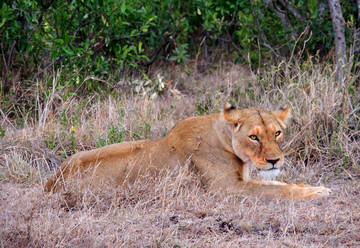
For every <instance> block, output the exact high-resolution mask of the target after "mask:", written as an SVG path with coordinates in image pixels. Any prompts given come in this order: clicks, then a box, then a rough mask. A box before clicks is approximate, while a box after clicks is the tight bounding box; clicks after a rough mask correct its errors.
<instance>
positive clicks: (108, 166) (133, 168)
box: [45, 103, 330, 199]
mask: <svg viewBox="0 0 360 248" xmlns="http://www.w3.org/2000/svg"><path fill="white" fill-rule="evenodd" d="M289 117H290V110H289V108H285V109H283V110H277V111H275V112H269V111H265V110H263V109H259V108H250V109H242V110H239V109H235V108H233V107H231V105H230V104H228V103H226V104H225V105H224V111H223V112H222V113H220V114H212V115H208V116H203V117H192V118H188V119H185V120H183V121H180V122H179V123H177V124H176V125H175V126H174V127H173V129H172V130H171V131H170V132H169V134H168V135H167V136H165V137H164V138H161V139H156V140H142V141H132V142H123V143H119V144H113V145H109V146H106V147H102V148H99V149H94V150H91V151H83V152H79V153H77V154H75V155H73V156H72V157H70V158H68V159H67V160H65V161H64V162H63V164H62V166H61V169H60V170H59V171H58V172H57V173H56V175H54V176H53V177H52V178H51V179H50V180H49V181H48V182H47V183H46V186H45V189H46V190H47V191H58V190H60V189H61V188H64V187H67V182H71V181H76V180H79V179H80V180H81V187H91V188H98V187H100V185H101V184H103V183H108V184H109V183H110V184H114V185H122V184H123V183H124V182H126V183H133V182H134V181H135V180H137V179H138V178H140V177H143V176H146V175H154V174H156V173H158V172H161V171H164V170H167V169H173V168H175V167H176V166H178V165H184V164H186V162H187V161H191V163H192V164H193V165H194V166H195V168H196V170H197V171H198V172H199V173H200V174H201V176H202V179H203V181H204V182H205V183H206V185H208V186H209V188H210V189H226V190H230V191H232V192H235V193H241V194H247V195H254V196H262V195H264V196H269V197H285V198H293V199H303V198H319V197H322V196H327V195H329V192H330V190H329V189H327V188H324V187H310V186H305V185H296V184H285V183H281V182H277V181H263V180H251V179H250V178H249V167H251V166H255V167H256V168H257V169H258V170H260V171H262V172H264V173H265V174H267V172H272V171H278V168H279V167H281V166H282V164H283V162H284V154H283V152H282V151H281V149H280V146H279V145H280V143H281V142H282V140H283V131H282V128H284V127H285V125H286V124H287V122H288V119H289ZM279 131H280V133H279ZM276 132H278V133H277V134H278V136H277V137H275V136H276V135H275V133H276ZM253 135H256V136H253ZM255 137H256V139H257V140H254V139H255ZM273 164H274V165H273ZM273 168H276V169H274V170H272V169H273ZM269 174H270V173H269ZM65 182H66V183H65Z"/></svg>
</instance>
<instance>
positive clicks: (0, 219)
mask: <svg viewBox="0 0 360 248" xmlns="http://www.w3.org/2000/svg"><path fill="white" fill-rule="evenodd" d="M161 73H162V74H163V75H164V77H165V79H166V80H171V79H172V80H174V81H173V83H172V84H171V85H170V87H169V88H168V89H167V91H166V92H165V95H164V96H163V97H161V98H158V99H156V100H149V99H148V98H146V97H140V96H136V95H132V94H131V93H127V94H122V93H121V92H120V91H119V92H118V93H117V94H116V96H114V97H110V96H109V97H100V98H98V97H90V96H89V97H87V98H86V99H81V98H79V97H69V98H67V97H65V96H66V92H65V91H63V90H62V89H58V90H56V87H50V90H49V91H50V97H48V98H47V100H40V99H41V97H38V98H39V101H38V104H37V105H38V108H37V109H36V111H35V114H36V115H37V117H36V118H35V114H33V115H32V114H31V113H30V114H29V115H24V118H22V119H21V121H22V122H23V126H24V127H23V128H20V127H19V126H18V125H16V124H14V123H15V122H14V120H12V119H10V118H9V117H8V116H9V115H8V113H7V112H5V110H4V111H1V113H0V114H1V116H2V117H1V118H2V119H0V122H1V126H2V127H4V128H5V136H4V137H3V138H1V141H0V142H1V143H0V180H1V183H0V207H1V209H2V211H1V214H0V242H1V243H0V247H104V246H105V247H239V246H242V247H359V246H360V234H359V233H360V207H359V206H360V198H359V194H360V192H359V191H360V190H359V187H358V184H359V180H360V168H359V167H360V166H359V161H360V132H359V108H360V105H359V102H360V101H359V100H360V97H359V93H360V92H356V91H358V89H356V87H355V90H354V92H352V91H348V87H349V86H351V85H354V86H356V81H355V79H356V78H353V77H351V76H348V78H347V79H346V80H345V82H344V83H343V84H340V83H336V81H335V80H334V74H333V73H332V71H331V68H330V67H324V66H320V65H314V64H311V63H310V62H307V63H304V64H302V65H301V68H300V66H299V67H292V68H290V67H288V66H287V65H285V64H282V65H279V66H277V67H274V68H272V69H269V70H267V71H266V73H262V74H261V76H260V74H258V76H255V75H253V74H252V73H251V72H250V71H249V70H246V69H244V68H242V67H239V66H232V65H231V66H229V65H227V66H222V67H218V68H215V69H213V71H212V73H211V74H210V73H209V74H208V75H200V74H197V75H191V76H189V75H186V74H181V73H179V72H172V73H169V72H161ZM349 75H350V74H349ZM55 83H56V80H55V79H54V84H55ZM34 92H36V90H34ZM38 94H40V93H38ZM226 99H229V100H230V101H231V102H232V103H234V104H236V105H237V106H238V107H249V106H261V107H263V108H266V109H276V108H278V107H280V106H283V105H285V104H289V105H291V107H292V109H293V115H294V119H293V122H292V124H291V125H290V127H289V128H288V130H287V144H286V145H285V151H286V153H287V154H288V156H287V158H288V162H287V166H286V168H285V169H284V171H283V175H282V176H281V180H283V181H286V182H296V183H307V184H312V185H325V186H327V187H329V188H331V190H332V191H333V194H332V195H331V196H330V197H329V198H327V199H323V200H320V201H315V200H314V201H299V202H293V201H289V200H269V199H256V198H247V197H241V196H234V195H229V194H224V193H207V192H205V191H204V189H203V188H202V187H201V185H200V183H199V179H198V176H197V175H196V174H194V173H192V172H191V171H188V169H187V167H186V166H181V167H179V169H177V170H176V171H173V172H168V173H167V174H165V175H163V176H162V177H159V178H149V179H147V180H146V181H145V182H139V183H136V184H135V185H129V186H128V188H126V189H113V188H108V189H106V190H103V191H102V192H100V193H96V194H94V193H93V192H90V191H86V192H79V191H77V190H72V191H68V192H63V193H58V194H48V193H45V192H43V184H44V183H45V181H46V180H47V178H48V177H49V176H50V174H52V171H53V170H55V169H56V168H57V166H58V165H59V163H60V160H63V158H64V157H66V156H69V155H70V154H72V153H74V152H76V151H78V150H85V149H91V148H94V147H96V146H100V145H105V144H109V143H113V142H118V141H121V140H132V139H143V138H154V137H159V136H162V135H164V134H166V133H167V132H168V131H169V130H170V129H171V127H172V126H173V125H174V124H175V123H176V122H177V121H178V120H181V119H184V118H186V117H189V116H193V115H203V114H207V113H212V112H216V111H219V110H220V109H221V106H222V104H223V102H224V101H225V100H226ZM31 116H33V118H32V117H31ZM16 121H18V120H16ZM72 126H74V128H75V129H74V128H72ZM254 176H256V175H254Z"/></svg>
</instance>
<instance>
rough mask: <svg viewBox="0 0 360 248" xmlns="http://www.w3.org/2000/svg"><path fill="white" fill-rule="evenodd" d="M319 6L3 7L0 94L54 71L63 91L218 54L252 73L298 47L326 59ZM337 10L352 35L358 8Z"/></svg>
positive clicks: (199, 1)
mask: <svg viewBox="0 0 360 248" xmlns="http://www.w3.org/2000/svg"><path fill="white" fill-rule="evenodd" d="M322 2H324V1H323V0H291V1H260V0H251V1H244V0H237V1H222V0H215V1H212V0H194V1H175V0H146V1H145V0H140V1H139V0H113V1H110V0H89V1H83V0H73V1H54V0H15V1H9V0H5V1H2V2H1V4H0V15H1V19H0V20H1V21H0V37H2V38H1V57H2V60H1V61H0V66H1V68H2V77H1V78H2V81H1V87H2V90H3V91H5V92H9V91H10V90H15V89H11V85H12V83H13V82H14V81H19V80H21V81H25V82H27V84H32V82H34V81H35V80H37V79H38V78H39V77H44V76H46V73H47V72H48V71H52V70H51V69H55V70H57V69H59V68H61V69H62V70H63V71H64V70H65V71H66V72H67V73H66V75H63V76H62V77H63V78H60V84H62V85H64V84H65V83H64V82H67V83H68V82H70V85H73V86H76V87H78V85H79V84H81V83H82V82H84V79H85V77H86V76H88V75H92V76H96V77H99V78H107V77H109V76H110V75H118V76H121V75H123V73H124V72H129V71H130V72H131V71H134V69H136V71H138V70H140V71H141V72H142V73H145V74H146V68H147V67H148V66H149V65H150V64H152V63H153V62H154V61H156V60H169V61H172V63H174V64H184V63H186V61H188V60H189V59H190V58H191V56H193V55H194V54H195V53H196V54H199V53H201V54H202V55H203V56H202V58H203V59H205V60H207V59H209V57H210V55H212V54H216V51H218V50H219V49H217V48H220V50H221V49H222V50H224V49H223V48H227V50H226V51H228V52H229V54H232V56H231V58H232V59H234V61H235V62H241V61H244V60H247V62H250V63H251V64H252V65H254V66H259V65H261V64H262V63H263V62H264V61H267V60H269V59H270V60H278V59H281V58H284V57H286V56H288V55H289V54H291V52H292V51H293V49H297V47H296V44H298V47H300V46H299V43H300V44H302V45H306V49H307V52H308V54H316V53H317V52H318V51H320V53H321V54H322V55H326V54H327V53H328V52H329V51H330V50H331V48H332V46H333V42H332V23H331V18H330V14H329V8H328V7H327V6H326V5H325V8H324V9H320V7H319V6H320V5H321V3H322ZM325 2H326V1H325ZM266 3H268V4H266ZM285 3H288V5H286V4H285ZM274 6H276V7H274ZM289 6H290V7H289ZM342 7H343V11H344V16H345V19H346V21H347V22H348V25H349V27H351V28H354V27H356V26H357V25H358V21H357V20H356V17H355V16H356V12H357V9H356V4H355V1H342ZM278 8H281V11H282V13H285V17H286V18H285V19H284V20H287V21H288V23H287V24H286V23H285V24H286V25H285V24H284V20H283V19H281V18H279V16H278V15H277V13H276V11H277V9H278ZM291 8H292V9H293V10H295V11H291ZM294 34H296V37H294V36H293V35H294ZM348 38H349V42H350V32H349V30H348ZM299 49H300V48H299ZM93 84H95V85H96V84H97V82H96V80H88V81H86V87H87V88H88V89H93V88H94V86H93ZM23 86H26V85H23Z"/></svg>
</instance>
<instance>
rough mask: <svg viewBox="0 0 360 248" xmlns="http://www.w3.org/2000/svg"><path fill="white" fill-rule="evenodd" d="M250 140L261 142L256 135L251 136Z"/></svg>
mask: <svg viewBox="0 0 360 248" xmlns="http://www.w3.org/2000/svg"><path fill="white" fill-rule="evenodd" d="M249 138H250V139H252V140H256V141H259V138H258V137H257V136H256V135H250V136H249Z"/></svg>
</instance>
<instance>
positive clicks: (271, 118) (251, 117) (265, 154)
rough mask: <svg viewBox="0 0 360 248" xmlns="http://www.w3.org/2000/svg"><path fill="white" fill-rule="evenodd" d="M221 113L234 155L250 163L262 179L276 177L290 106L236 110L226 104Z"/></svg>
mask: <svg viewBox="0 0 360 248" xmlns="http://www.w3.org/2000/svg"><path fill="white" fill-rule="evenodd" d="M223 116H224V119H225V121H226V122H227V123H228V126H229V131H230V133H231V141H232V148H233V150H234V152H235V154H236V155H237V156H238V157H239V158H240V159H241V160H242V161H243V162H245V163H249V162H252V164H253V165H255V167H256V168H257V169H259V170H260V175H261V176H262V177H263V178H264V179H271V178H273V177H275V176H277V175H278V174H279V173H280V170H279V169H280V167H281V166H282V165H283V163H284V153H283V152H282V150H281V148H280V144H281V142H282V141H283V138H284V135H283V129H284V128H285V127H286V124H287V121H288V120H289V118H290V116H291V114H290V109H289V107H286V108H284V109H280V110H277V111H274V112H269V111H266V110H263V109H260V108H249V109H242V110H239V109H235V108H234V107H232V106H231V105H230V104H228V103H226V104H225V105H224V111H223Z"/></svg>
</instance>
